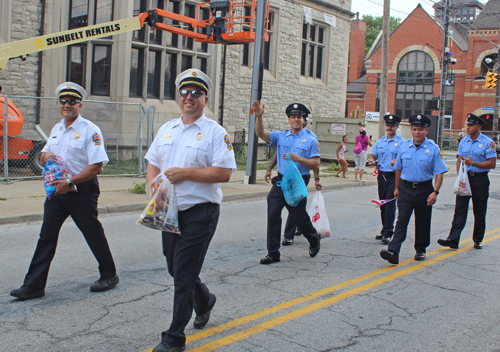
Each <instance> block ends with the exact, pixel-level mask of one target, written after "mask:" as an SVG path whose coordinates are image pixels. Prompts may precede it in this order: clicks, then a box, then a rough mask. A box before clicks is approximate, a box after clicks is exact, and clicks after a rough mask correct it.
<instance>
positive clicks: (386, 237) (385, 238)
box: [381, 236, 391, 244]
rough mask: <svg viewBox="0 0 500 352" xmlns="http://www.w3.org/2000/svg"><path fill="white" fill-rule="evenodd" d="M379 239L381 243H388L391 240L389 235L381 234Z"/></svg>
mask: <svg viewBox="0 0 500 352" xmlns="http://www.w3.org/2000/svg"><path fill="white" fill-rule="evenodd" d="M381 241H382V243H383V244H388V243H389V242H391V238H390V237H389V236H382V239H381Z"/></svg>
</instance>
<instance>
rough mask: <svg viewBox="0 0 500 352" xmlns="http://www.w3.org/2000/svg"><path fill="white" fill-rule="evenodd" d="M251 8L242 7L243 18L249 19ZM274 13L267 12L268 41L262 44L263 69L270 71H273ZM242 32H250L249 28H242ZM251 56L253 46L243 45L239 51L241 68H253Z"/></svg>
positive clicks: (252, 54)
mask: <svg viewBox="0 0 500 352" xmlns="http://www.w3.org/2000/svg"><path fill="white" fill-rule="evenodd" d="M251 11H252V8H251V7H250V6H245V7H244V14H245V17H247V18H250V15H251ZM275 14H276V11H275V10H269V25H268V29H267V33H268V35H269V40H268V41H267V42H264V47H263V51H264V58H263V59H262V62H263V64H264V69H265V70H272V69H273V63H274V55H273V50H272V48H273V47H274V46H275V41H276V39H275V34H274V33H275V23H274V17H275ZM247 21H248V20H247ZM243 31H247V32H248V31H250V28H249V26H244V27H243ZM253 56H254V44H249V43H246V44H243V49H242V51H241V66H247V67H249V68H250V67H253Z"/></svg>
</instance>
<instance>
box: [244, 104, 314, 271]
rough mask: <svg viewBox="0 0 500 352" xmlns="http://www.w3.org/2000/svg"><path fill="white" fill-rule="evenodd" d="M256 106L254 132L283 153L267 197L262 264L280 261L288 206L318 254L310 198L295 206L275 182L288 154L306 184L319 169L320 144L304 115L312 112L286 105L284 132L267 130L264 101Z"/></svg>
mask: <svg viewBox="0 0 500 352" xmlns="http://www.w3.org/2000/svg"><path fill="white" fill-rule="evenodd" d="M253 109H254V113H255V133H256V134H257V136H258V137H260V138H261V139H263V140H264V141H265V142H266V143H268V144H269V145H277V154H278V155H279V156H280V157H279V158H278V176H276V177H274V178H273V179H272V184H273V186H272V188H271V191H270V192H269V194H268V196H267V256H266V257H264V258H262V259H261V261H260V263H261V264H271V263H274V262H279V261H280V251H279V249H280V233H281V211H282V210H283V207H286V208H287V209H288V212H289V214H290V216H291V217H292V218H294V219H295V220H296V221H297V225H298V227H299V229H300V230H301V232H302V233H303V235H304V236H305V237H306V238H307V240H308V241H309V255H310V256H311V257H315V256H316V255H317V254H318V253H319V250H320V239H321V237H320V235H319V234H318V232H317V231H316V229H315V228H314V226H313V225H312V223H311V219H310V218H309V215H308V214H307V211H306V202H307V199H305V198H304V199H302V200H301V201H300V202H299V204H298V205H297V206H296V207H292V206H290V205H288V204H287V203H286V201H285V197H284V195H283V191H282V190H281V187H279V186H277V185H276V183H277V182H278V181H281V180H282V178H283V172H284V171H285V160H286V154H287V153H289V154H290V157H291V158H292V160H293V161H294V162H295V163H296V164H297V167H298V169H299V171H300V173H301V175H302V178H303V179H304V182H305V183H306V184H307V183H308V182H309V178H310V177H311V171H310V170H314V169H318V168H319V165H320V154H319V143H318V141H317V139H315V138H314V137H312V136H311V135H310V134H309V133H307V132H306V131H304V125H303V123H304V116H306V115H307V114H309V109H307V107H306V106H305V105H303V104H300V103H293V104H290V105H289V106H288V107H287V108H286V115H287V116H288V122H289V123H290V129H288V130H286V131H284V132H280V131H268V130H266V129H265V128H264V123H263V121H262V115H263V114H264V109H265V106H264V104H262V106H260V103H259V102H258V101H257V100H255V101H254V102H253Z"/></svg>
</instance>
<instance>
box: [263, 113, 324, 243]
mask: <svg viewBox="0 0 500 352" xmlns="http://www.w3.org/2000/svg"><path fill="white" fill-rule="evenodd" d="M309 113H310V111H309V109H308V110H307V115H305V116H304V131H306V132H307V133H309V134H310V135H311V136H313V137H314V138H315V139H316V140H318V137H317V136H316V135H315V134H314V132H313V131H311V130H309V129H307V116H308V115H309ZM277 154H278V153H277V152H275V153H274V155H273V157H272V158H271V161H270V162H269V167H268V168H267V170H266V174H265V175H264V180H265V181H266V182H267V183H269V181H270V180H271V178H272V170H273V168H274V167H275V166H276V164H277V163H278V161H277V160H278V158H277ZM313 173H314V186H315V188H316V190H318V191H321V188H322V187H323V186H322V185H321V183H320V182H319V167H318V168H317V169H314V170H313ZM308 184H309V179H307V182H306V186H307V185H308ZM306 201H307V200H306ZM295 235H298V236H300V235H302V233H301V232H300V229H299V227H298V226H297V222H296V221H295V219H293V218H292V217H291V216H290V214H288V217H287V219H286V225H285V233H284V237H283V242H281V244H282V245H283V246H291V245H292V244H293V239H294V237H295Z"/></svg>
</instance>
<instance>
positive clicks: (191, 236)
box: [145, 69, 236, 352]
mask: <svg viewBox="0 0 500 352" xmlns="http://www.w3.org/2000/svg"><path fill="white" fill-rule="evenodd" d="M175 84H176V86H177V89H179V106H180V108H181V111H182V115H181V117H179V118H177V119H174V120H171V121H169V122H167V123H165V124H164V125H163V126H161V127H160V129H159V130H158V133H157V134H156V137H155V139H154V141H153V143H152V144H151V147H150V148H149V150H148V152H147V154H146V156H145V158H146V159H147V160H148V162H149V164H148V167H147V174H146V181H147V182H150V181H151V180H152V179H153V178H154V177H155V176H157V175H158V174H159V173H160V172H162V173H164V174H165V175H166V176H167V178H168V179H169V180H170V182H171V183H172V184H174V185H175V192H176V195H177V205H178V210H179V229H180V233H181V234H180V235H178V234H174V233H170V232H165V231H163V232H162V244H163V253H164V255H165V257H166V259H167V267H168V272H169V273H170V275H171V276H172V277H173V278H174V288H175V292H174V309H173V316H172V322H171V324H170V327H169V328H168V330H166V331H164V332H163V333H162V337H161V343H160V344H159V345H158V346H156V347H155V348H154V349H153V352H176V351H184V349H185V345H186V335H185V333H184V329H185V327H186V325H187V324H188V323H189V320H190V319H191V316H192V314H193V309H194V311H195V313H196V318H195V320H194V324H193V325H194V328H195V329H202V328H204V327H205V325H206V324H207V323H208V321H209V319H210V313H211V311H212V308H213V307H214V305H215V301H216V297H215V295H214V294H213V293H211V292H210V291H209V290H208V287H207V286H206V285H205V284H204V283H203V282H202V281H201V280H200V278H199V275H200V271H201V268H202V267H203V262H204V260H205V255H206V253H207V250H208V246H209V245H210V241H211V240H212V237H213V235H214V233H215V229H216V227H217V222H218V220H219V213H220V203H221V202H222V191H221V183H222V182H228V181H229V179H230V178H231V174H232V173H233V172H235V171H236V161H235V158H234V151H233V146H232V144H231V141H230V140H229V135H228V134H227V132H226V130H225V129H224V128H222V127H221V126H220V125H219V124H218V123H217V122H216V121H214V120H212V119H209V118H207V117H206V116H205V114H204V112H203V110H204V108H205V106H207V103H208V94H210V92H211V89H212V81H211V80H210V78H209V77H208V76H207V75H206V74H204V73H203V72H202V71H200V70H198V69H189V70H186V71H184V72H182V73H180V74H179V75H178V76H177V78H176V80H175Z"/></svg>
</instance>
